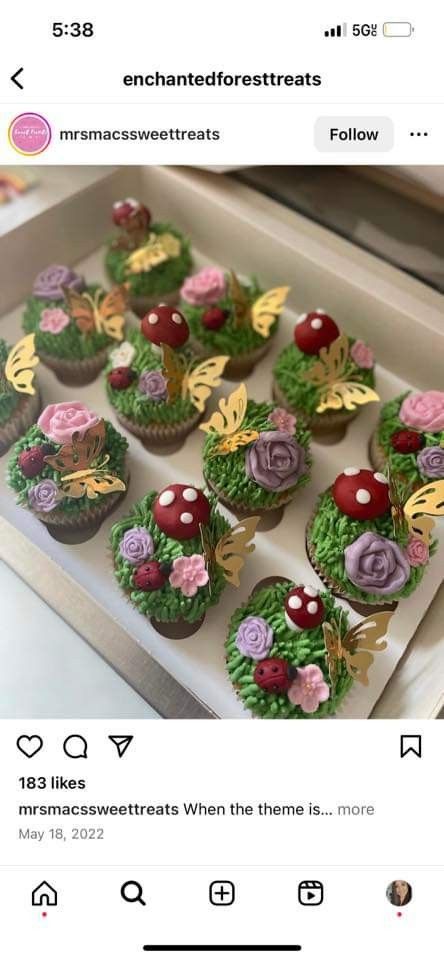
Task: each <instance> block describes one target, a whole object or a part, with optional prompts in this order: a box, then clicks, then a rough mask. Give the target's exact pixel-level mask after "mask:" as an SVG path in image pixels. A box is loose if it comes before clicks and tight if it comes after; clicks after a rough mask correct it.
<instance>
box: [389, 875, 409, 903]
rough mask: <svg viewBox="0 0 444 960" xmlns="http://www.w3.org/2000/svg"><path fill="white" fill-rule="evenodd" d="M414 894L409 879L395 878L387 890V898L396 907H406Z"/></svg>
mask: <svg viewBox="0 0 444 960" xmlns="http://www.w3.org/2000/svg"><path fill="white" fill-rule="evenodd" d="M412 896H413V893H412V888H411V886H410V884H409V883H407V880H393V882H392V883H389V885H388V887H387V890H386V897H387V900H389V902H390V903H391V904H392V905H393V906H394V907H405V906H406V905H407V904H408V903H410V901H411V899H412Z"/></svg>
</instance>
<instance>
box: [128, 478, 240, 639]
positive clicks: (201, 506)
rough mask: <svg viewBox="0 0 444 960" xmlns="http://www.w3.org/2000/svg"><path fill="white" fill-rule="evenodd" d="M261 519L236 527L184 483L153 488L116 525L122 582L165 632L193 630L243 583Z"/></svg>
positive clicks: (183, 634) (136, 603)
mask: <svg viewBox="0 0 444 960" xmlns="http://www.w3.org/2000/svg"><path fill="white" fill-rule="evenodd" d="M256 521H257V518H256V517H250V518H249V519H248V520H246V521H245V522H244V523H242V524H239V525H238V526H237V527H235V528H234V529H233V530H231V528H230V524H229V523H228V522H227V520H225V518H224V517H223V516H222V515H221V514H220V513H219V511H218V509H217V502H216V498H215V497H214V496H212V495H211V494H210V495H209V496H206V495H205V494H204V493H203V492H202V490H199V489H197V488H196V487H192V486H187V485H186V484H183V483H172V484H170V485H169V486H168V487H166V488H165V489H164V490H162V491H161V492H160V493H156V492H154V491H152V492H151V493H148V494H147V495H146V496H145V497H143V499H142V500H140V501H139V502H138V503H136V504H135V506H134V507H133V509H132V511H131V513H130V514H129V516H127V517H125V518H124V519H123V520H119V521H118V522H117V523H115V524H114V526H113V527H112V530H111V548H112V555H113V562H114V572H115V575H116V578H117V581H118V583H119V584H120V586H121V587H122V589H123V590H124V591H125V593H126V594H127V596H128V597H129V599H130V600H131V602H132V603H133V604H134V606H135V607H136V609H137V610H138V611H139V613H141V614H142V615H143V616H144V617H147V618H148V619H149V620H150V621H151V623H152V624H153V626H154V627H155V629H156V630H157V631H158V632H159V633H161V634H163V636H167V637H171V638H175V639H182V638H184V637H187V636H190V635H191V634H192V633H195V632H196V630H197V629H198V628H199V627H200V625H201V624H202V622H203V620H204V617H205V614H206V611H207V610H208V609H209V607H211V606H214V605H215V604H216V603H218V602H219V600H220V597H221V594H222V591H223V590H224V588H225V586H226V583H227V582H230V583H232V584H233V585H234V586H238V585H239V571H240V569H241V567H242V566H243V563H244V557H245V555H246V554H248V553H251V552H252V550H254V545H253V544H251V543H250V541H251V539H252V538H253V537H254V532H255V529H256Z"/></svg>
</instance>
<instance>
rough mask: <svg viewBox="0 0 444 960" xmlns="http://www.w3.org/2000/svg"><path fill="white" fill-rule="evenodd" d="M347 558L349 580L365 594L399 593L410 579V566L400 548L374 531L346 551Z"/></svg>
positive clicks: (360, 538) (346, 565)
mask: <svg viewBox="0 0 444 960" xmlns="http://www.w3.org/2000/svg"><path fill="white" fill-rule="evenodd" d="M344 556H345V570H346V573H347V576H348V578H349V579H350V580H351V582H352V583H354V584H355V586H356V587H359V589H360V590H362V591H363V592H364V593H376V594H378V595H379V594H380V595H381V596H387V595H390V594H392V593H397V592H398V590H402V588H403V586H404V584H405V583H407V580H408V579H409V576H410V564H409V562H408V560H407V558H406V556H405V554H404V553H403V551H402V550H401V548H400V547H398V544H397V543H394V541H393V540H388V539H387V537H381V536H380V535H379V534H377V533H371V531H369V532H367V533H362V534H361V536H360V537H358V539H357V540H355V541H354V542H353V543H351V544H350V545H349V546H348V547H346V548H345V550H344Z"/></svg>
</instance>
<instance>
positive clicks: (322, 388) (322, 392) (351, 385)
mask: <svg viewBox="0 0 444 960" xmlns="http://www.w3.org/2000/svg"><path fill="white" fill-rule="evenodd" d="M350 362H352V361H350V357H349V343H348V337H347V336H346V335H345V333H343V334H341V336H340V337H337V338H336V340H333V342H332V343H331V344H330V346H329V347H321V349H320V351H319V360H316V361H315V362H314V363H313V365H312V366H311V367H310V368H309V370H306V371H305V373H304V374H302V376H303V379H304V380H307V381H308V382H309V383H312V384H313V386H315V387H318V389H319V403H318V406H317V407H316V413H324V411H325V410H342V408H344V409H345V410H356V407H357V406H358V407H360V406H362V404H364V403H370V402H371V401H373V400H379V396H378V394H377V393H376V391H375V390H372V388H371V387H367V386H366V385H365V383H360V381H359V380H348V379H347V376H348V374H347V372H346V371H347V366H348V365H349V364H350ZM355 376H356V374H355Z"/></svg>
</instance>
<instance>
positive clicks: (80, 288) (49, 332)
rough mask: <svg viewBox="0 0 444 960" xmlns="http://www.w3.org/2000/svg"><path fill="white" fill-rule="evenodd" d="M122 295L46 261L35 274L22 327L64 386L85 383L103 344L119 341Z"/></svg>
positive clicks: (104, 350) (103, 354)
mask: <svg viewBox="0 0 444 960" xmlns="http://www.w3.org/2000/svg"><path fill="white" fill-rule="evenodd" d="M127 302H128V296H127V291H126V288H125V287H123V286H121V287H117V288H116V289H114V290H111V291H110V292H109V293H106V292H105V291H104V290H103V289H102V288H101V287H100V286H99V285H98V284H91V285H89V286H86V284H85V281H84V280H83V277H80V276H79V275H78V274H77V273H75V272H74V271H73V270H71V269H70V268H69V267H63V266H59V265H52V266H50V267H48V268H47V269H46V270H44V271H43V272H42V273H39V275H38V277H36V280H35V283H34V287H33V293H32V297H30V298H29V299H28V301H27V303H26V308H25V313H24V316H23V329H24V330H25V331H26V332H27V333H34V334H35V347H36V350H37V353H38V355H39V357H40V359H41V361H42V363H44V364H45V365H46V366H47V367H50V369H51V370H53V372H54V373H55V375H56V377H57V379H58V380H60V382H61V383H65V384H66V385H67V386H83V385H84V384H86V383H91V382H92V381H93V380H95V378H96V377H97V375H98V373H99V372H100V370H102V368H103V367H104V366H105V364H106V361H107V356H108V348H109V346H110V345H111V344H112V343H113V342H115V341H116V340H122V339H123V328H124V323H125V318H124V313H125V310H127Z"/></svg>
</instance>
